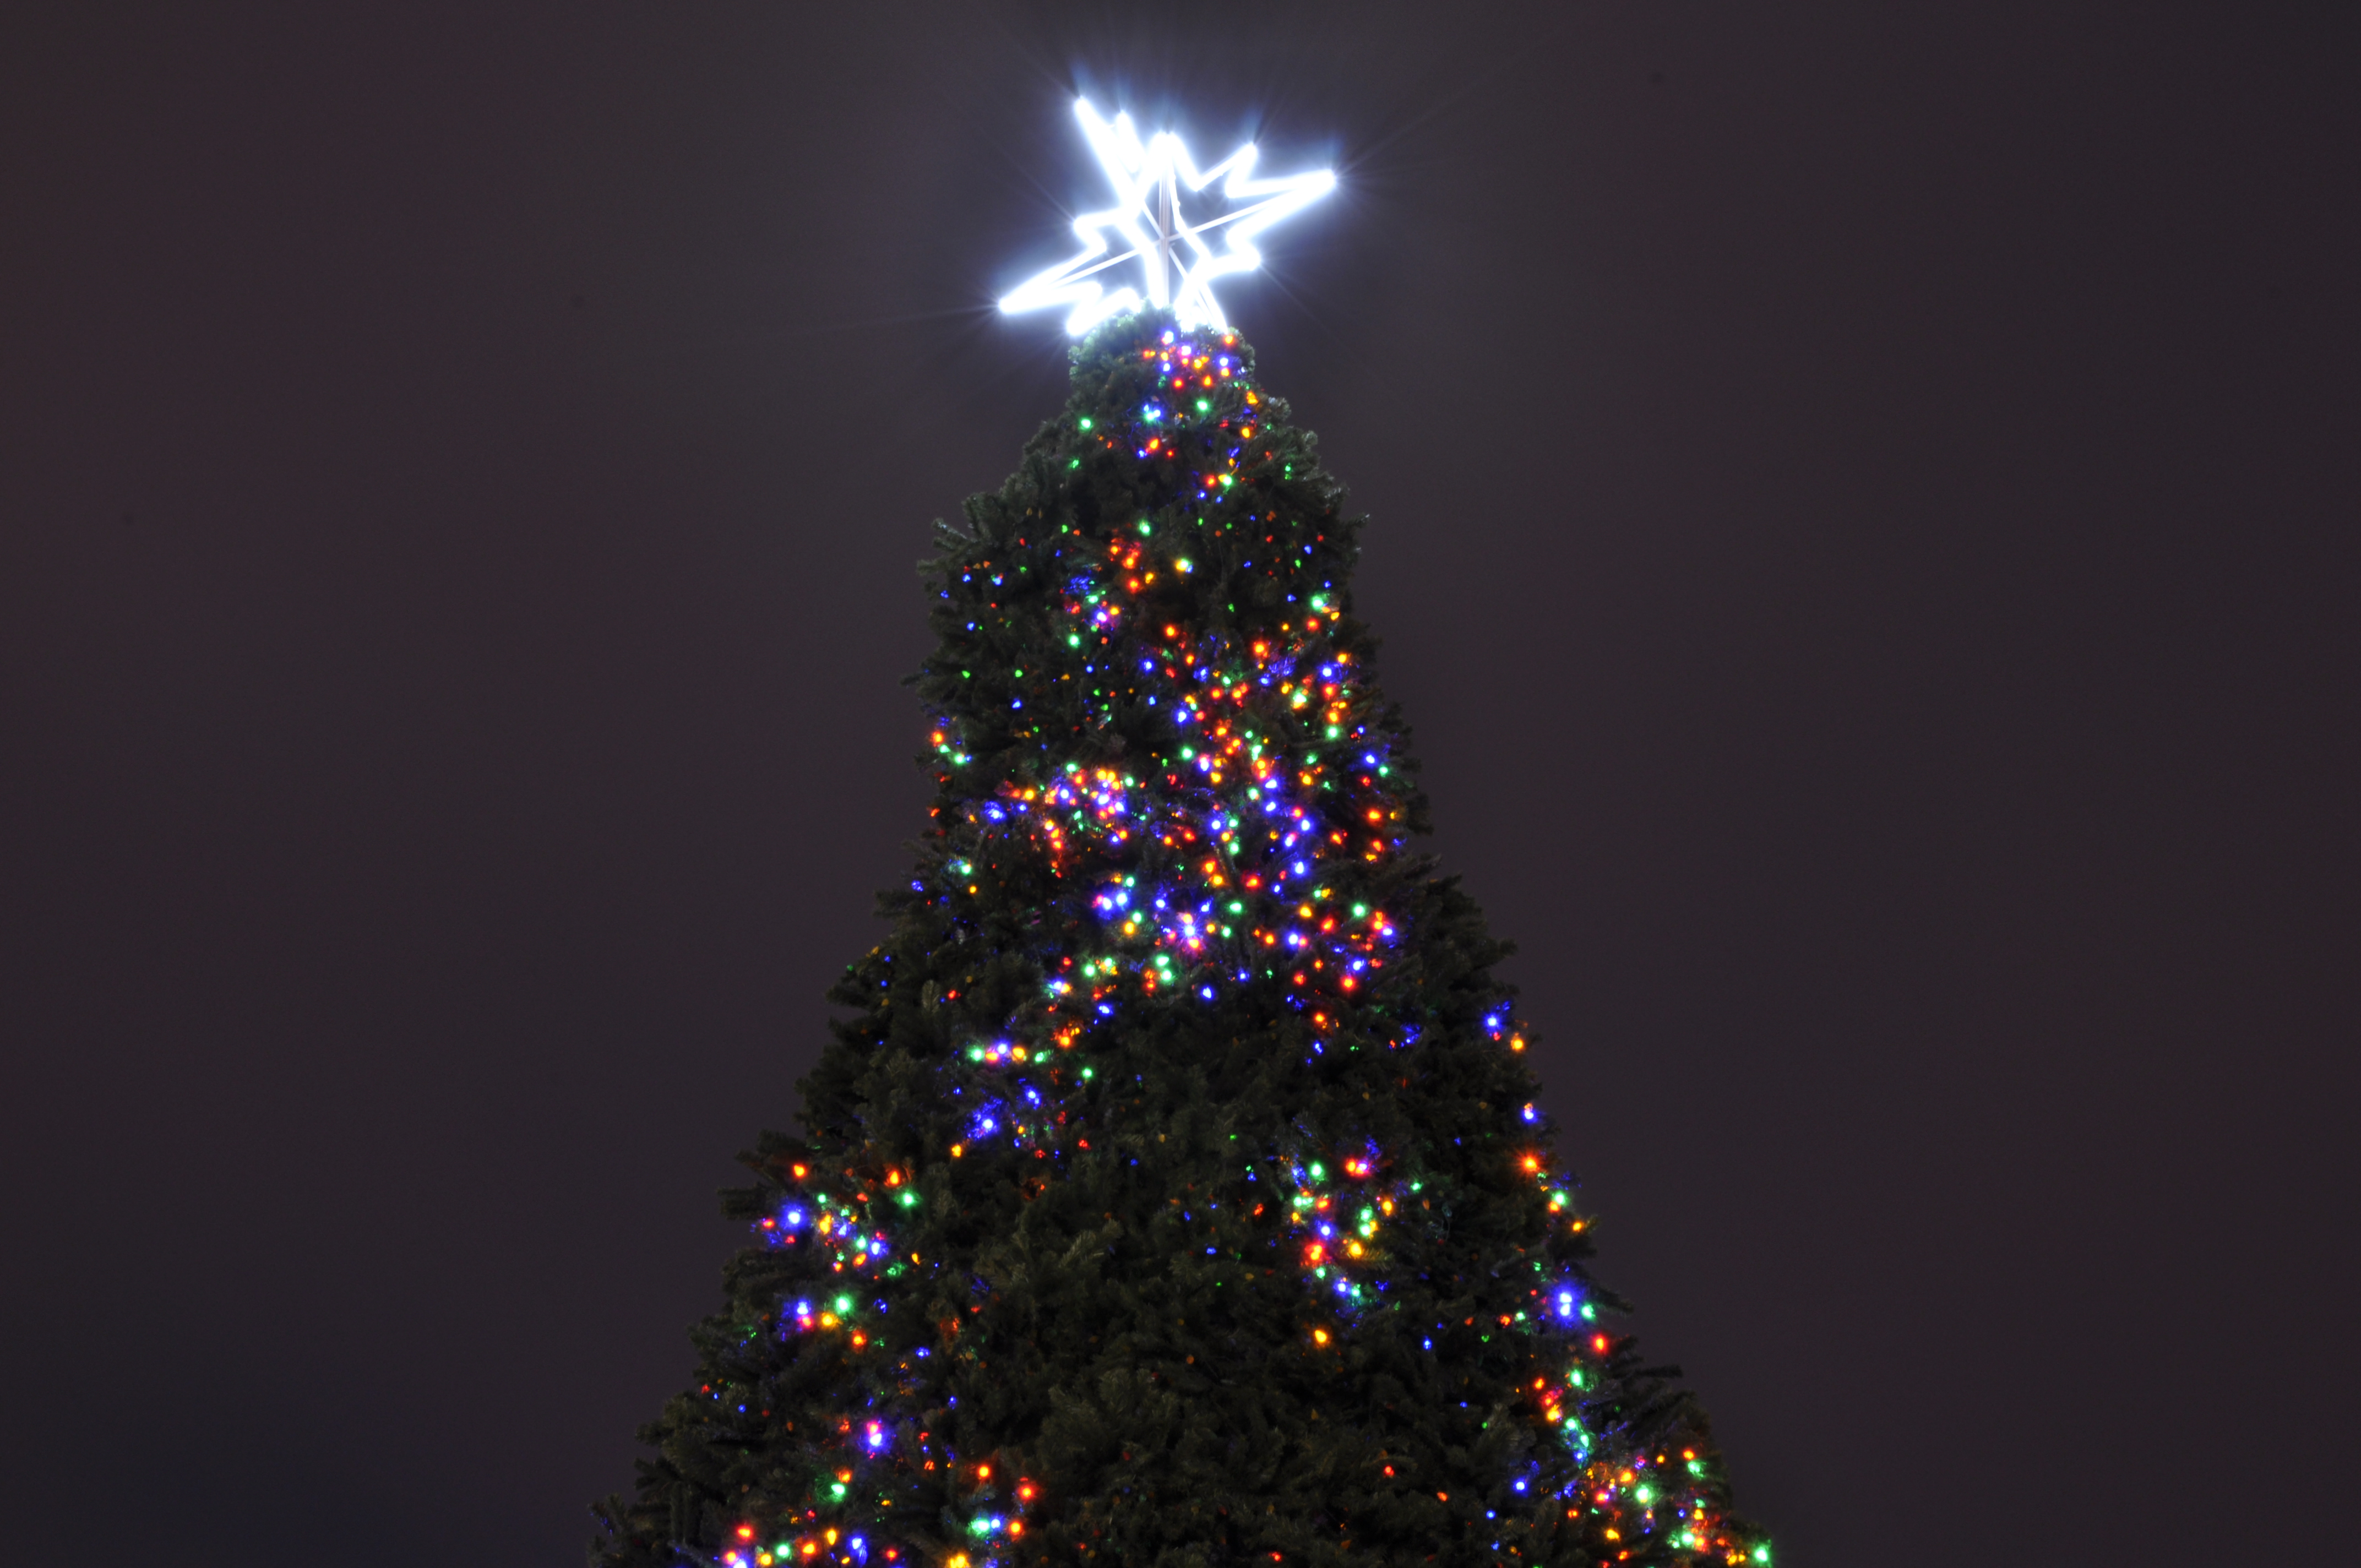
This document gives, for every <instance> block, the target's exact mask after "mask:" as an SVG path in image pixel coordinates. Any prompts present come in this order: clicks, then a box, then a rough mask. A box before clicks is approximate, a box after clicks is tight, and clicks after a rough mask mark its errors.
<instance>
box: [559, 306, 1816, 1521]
mask: <svg viewBox="0 0 2361 1568" xmlns="http://www.w3.org/2000/svg"><path fill="white" fill-rule="evenodd" d="M1073 388H1074V389H1073V396H1072V399H1071V401H1070V402H1069V404H1068V405H1067V408H1066V410H1065V412H1064V414H1063V415H1062V416H1061V417H1060V419H1058V420H1057V421H1056V422H1053V423H1051V424H1049V425H1048V426H1046V427H1044V429H1043V430H1042V431H1041V433H1039V434H1038V436H1036V437H1035V438H1034V440H1033V441H1032V442H1031V443H1030V444H1028V445H1027V448H1026V452H1025V457H1024V463H1023V466H1021V467H1020V469H1019V470H1018V472H1017V473H1016V476H1015V477H1012V478H1011V479H1010V480H1009V481H1008V482H1007V483H1006V484H1005V486H1004V487H1003V488H1001V490H1000V492H999V493H998V494H997V495H991V496H979V497H976V498H974V499H972V500H971V501H970V502H969V503H968V505H967V526H966V527H965V528H964V529H960V528H944V529H942V530H941V537H940V547H941V553H940V554H939V555H938V556H937V557H936V558H935V559H934V560H933V561H931V562H929V563H928V564H927V566H926V571H927V573H928V582H929V586H930V587H933V588H934V589H935V591H936V593H937V596H938V598H937V600H936V604H935V609H934V612H933V624H934V627H935V630H937V632H938V633H939V636H940V644H939V647H938V649H937V650H936V652H935V653H934V654H933V655H932V656H931V657H930V658H929V659H928V661H927V663H926V666H925V668H924V670H923V672H922V673H921V674H920V675H919V676H918V677H917V687H918V690H919V692H920V693H921V694H922V695H923V696H924V698H925V700H926V702H927V703H928V705H929V707H930V709H931V711H932V713H933V714H934V716H935V719H934V733H933V736H932V745H933V752H932V754H931V758H930V765H931V767H932V769H933V771H934V774H935V778H936V781H937V784H938V786H939V787H938V792H937V795H936V802H935V806H934V807H933V809H932V811H931V812H930V813H929V817H930V818H931V821H930V824H929V826H928V830H927V836H926V838H925V839H924V840H923V842H922V844H921V846H920V860H919V863H918V865H917V868H916V871H915V874H914V875H913V877H912V879H911V881H910V883H908V885H907V887H906V889H904V890H902V891H899V892H896V893H894V894H889V895H887V897H886V898H885V899H884V905H885V913H886V915H887V916H888V917H889V918H890V919H891V920H892V922H893V930H892V934H891V935H890V936H889V937H888V938H886V940H885V941H884V943H883V944H881V945H880V946H879V947H877V948H873V950H872V951H871V952H870V953H869V954H868V955H867V956H866V957H865V958H863V959H861V961H860V962H858V963H856V964H854V965H853V966H851V968H850V969H849V970H847V971H846V974H845V976H844V979H843V981H841V982H840V985H839V986H838V987H837V989H836V991H835V992H833V998H834V1000H835V1001H837V1002H839V1003H843V1004H844V1005H846V1006H848V1007H851V1008H853V1009H855V1010H857V1011H856V1014H855V1016H853V1017H852V1018H851V1021H850V1022H846V1023H842V1024H840V1025H837V1026H836V1034H837V1038H836V1040H835V1042H834V1043H833V1044H832V1045H831V1046H830V1047H829V1048H828V1049H827V1051H826V1052H825V1053H824V1054H823V1056H822V1058H821V1060H820V1062H819V1065H818V1069H816V1070H815V1071H814V1072H813V1073H812V1075H811V1076H810V1078H809V1079H807V1080H806V1081H805V1083H804V1085H803V1091H804V1095H805V1106H804V1112H803V1120H804V1123H805V1128H806V1131H805V1135H804V1136H802V1137H800V1138H796V1137H787V1136H783V1135H769V1134H766V1135H764V1136H763V1139H762V1141H761V1143H760V1145H759V1146H758V1147H757V1148H756V1149H755V1150H754V1151H753V1152H752V1153H751V1154H749V1155H747V1156H746V1157H745V1161H746V1163H747V1164H748V1166H749V1167H751V1168H752V1170H753V1172H754V1174H755V1178H756V1180H755V1184H754V1185H753V1186H752V1187H750V1188H748V1189H745V1190H741V1191H737V1192H732V1193H730V1194H728V1195H726V1201H727V1202H728V1204H729V1207H730V1212H732V1213H734V1214H737V1215H741V1216H743V1217H744V1218H745V1219H746V1220H747V1221H748V1222H750V1223H751V1224H752V1226H753V1228H754V1229H755V1231H756V1233H757V1237H758V1239H757V1240H756V1242H755V1243H754V1244H752V1245H749V1246H748V1247H747V1248H746V1249H745V1250H744V1251H742V1252H741V1254H740V1255H738V1256H737V1257H736V1258H735V1259H734V1260H733V1261H732V1262H731V1264H730V1267H729V1269H728V1274H727V1287H728V1299H729V1306H728V1308H727V1310H725V1311H724V1312H722V1313H721V1314H720V1315H719V1316H717V1317H715V1318H713V1319H711V1320H709V1321H707V1322H706V1323H705V1324H703V1325H702V1326H701V1327H700V1328H699V1329H698V1330H697V1333H696V1341H697V1348H698V1351H699V1353H700V1356H701V1361H700V1365H699V1369H698V1373H697V1383H696V1386H695V1387H692V1388H691V1389H689V1390H688V1391H687V1392H686V1393H684V1394H683V1395H681V1396H680V1397H679V1398H675V1400H673V1401H672V1403H671V1404H670V1405H669V1406H668V1407H667V1408H666V1409H665V1410H664V1414H663V1416H662V1417H661V1418H660V1419H659V1420H657V1421H655V1422H654V1423H653V1425H651V1426H650V1427H649V1428H647V1429H646V1430H645V1431H643V1432H642V1438H643V1440H644V1441H645V1442H648V1443H649V1444H650V1445H652V1446H653V1447H654V1448H655V1449H656V1450H657V1457H656V1458H655V1459H654V1460H653V1461H652V1462H642V1465H641V1477H640V1485H639V1494H638V1497H637V1500H636V1501H633V1502H626V1501H624V1500H622V1499H620V1498H612V1499H609V1501H608V1502H607V1503H606V1504H605V1505H603V1506H602V1507H601V1508H600V1509H599V1510H598V1512H599V1514H600V1516H601V1519H602V1520H603V1523H604V1525H605V1530H604V1532H603V1533H602V1534H601V1535H600V1536H599V1538H598V1540H597V1541H596V1542H595V1543H594V1545H593V1548H592V1559H593V1561H594V1562H595V1563H604V1564H655V1563H663V1564H678V1563H717V1562H718V1563H729V1564H736V1565H739V1568H771V1565H773V1564H788V1563H792V1564H796V1565H798V1568H800V1565H806V1564H808V1565H811V1568H820V1565H822V1564H829V1565H846V1564H856V1565H862V1568H993V1565H994V1564H998V1565H1001V1568H1016V1565H1017V1564H1025V1563H1037V1562H1038V1563H1066V1564H1097V1563H1105V1564H1115V1563H1122V1564H1126V1565H1129V1564H1139V1565H1148V1564H1155V1565H1158V1568H1183V1565H1189V1568H1213V1565H1215V1564H1224V1563H1257V1564H1278V1565H1284V1568H1292V1565H1296V1564H1330V1563H1334V1564H1342V1563H1345V1562H1347V1561H1348V1560H1350V1561H1355V1562H1361V1563H1367V1562H1373V1561H1374V1562H1381V1563H1401V1564H1411V1563H1421V1564H1423V1563H1442V1564H1474V1563H1485V1564H1522V1565H1537V1564H1539V1565H1550V1568H1574V1565H1586V1568H1587V1564H1591V1563H1610V1564H1611V1563H1753V1562H1767V1561H1768V1560H1769V1548H1768V1547H1767V1545H1765V1544H1764V1543H1763V1541H1762V1540H1761V1538H1760V1537H1759V1535H1757V1534H1756V1533H1755V1532H1753V1531H1752V1530H1749V1529H1748V1528H1746V1527H1744V1526H1743V1525H1741V1524H1739V1523H1737V1522H1735V1521H1734V1520H1732V1519H1731V1518H1730V1515H1729V1513H1728V1508H1727V1502H1726V1491H1725V1488H1724V1486H1723V1484H1722V1480H1721V1473H1720V1466H1719V1455H1718V1454H1717V1453H1716V1452H1715V1450H1714V1449H1713V1447H1712V1445H1711V1442H1710V1441H1709V1439H1708V1433H1707V1431H1706V1428H1705V1425H1704V1422H1703V1420H1702V1418H1701V1416H1700V1415H1699V1414H1698V1413H1697V1410H1696V1409H1695V1408H1694V1406H1693V1405H1692V1404H1691V1403H1690V1402H1689V1401H1688V1400H1687V1398H1686V1396H1684V1395H1682V1394H1680V1393H1678V1392H1677V1391H1676V1390H1675V1389H1674V1388H1673V1387H1671V1385H1670V1383H1669V1381H1668V1377H1669V1375H1670V1372H1671V1369H1668V1368H1647V1367H1643V1366H1642V1365H1640V1361H1639V1358H1638V1356H1637V1354H1636V1352H1635V1351H1634V1349H1633V1348H1632V1344H1631V1341H1630V1340H1629V1339H1628V1338H1627V1337H1624V1336H1622V1335H1620V1334H1618V1333H1617V1332H1615V1330H1614V1329H1613V1328H1612V1327H1611V1326H1610V1325H1611V1323H1612V1321H1613V1320H1614V1318H1615V1316H1616V1313H1617V1303H1616V1302H1615V1301H1614V1299H1613V1298H1612V1297H1610V1296H1609V1295H1608V1294H1607V1293H1606V1292H1604V1291H1603V1290H1602V1289H1601V1288H1599V1287H1598V1285H1596V1284H1595V1283H1594V1282H1593V1281H1592V1280H1591V1278H1590V1277H1589V1275H1588V1273H1587V1269H1586V1266H1585V1264H1586V1259H1587V1256H1588V1254H1589V1245H1588V1241H1587V1235H1586V1234H1585V1233H1586V1229H1587V1221H1586V1220H1585V1219H1584V1217H1583V1216H1582V1214H1581V1212H1580V1211H1579V1210H1578V1209H1577V1208H1576V1202H1575V1195H1574V1193H1573V1191H1572V1190H1571V1185H1570V1182H1569V1181H1568V1179H1566V1177H1565V1175H1564V1174H1563V1173H1562V1171H1561V1168H1560V1167H1559V1165H1558V1162H1557V1160H1556V1158H1555V1157H1554V1155H1553V1154H1552V1152H1551V1142H1552V1139H1551V1128H1550V1125H1549V1122H1548V1118H1547V1117H1546V1116H1544V1115H1543V1113H1542V1112H1541V1110H1540V1108H1539V1106H1538V1105H1537V1104H1536V1102H1535V1101H1536V1089H1535V1084H1534V1080H1533V1079H1532V1074H1531V1072H1530V1071H1529V1069H1528V1068H1527V1066H1526V1063H1525V1058H1524V1055H1523V1053H1524V1051H1525V1048H1526V1047H1527V1045H1528V1043H1529V1041H1530V1039H1531V1036H1530V1034H1529V1033H1528V1032H1527V1030H1526V1029H1525V1027H1524V1025H1522V1024H1521V1023H1520V1022H1519V1021H1518V1020H1517V1018H1516V1016H1515V1014H1514V1012H1513V1010H1512V1004H1511V999H1510V992H1509V988H1508V987H1507V986H1505V985H1504V984H1502V983H1501V982H1499V981H1496V980H1494V979H1493V978H1492V976H1491V973H1490V966H1491V965H1492V963H1493V962H1494V961H1495V960H1497V959H1499V958H1500V957H1501V956H1502V954H1503V953H1504V952H1505V951H1506V949H1505V948H1503V947H1502V945H1501V944H1499V942H1496V941H1495V940H1494V939H1493V938H1491V937H1490V936H1489V935H1488V933H1487V932H1486V929H1485V926H1484V922H1483V918H1482V916H1481V915H1480V913H1479V912H1478V910H1477V907H1476V905H1475V904H1474V903H1473V901H1471V900H1470V899H1469V898H1468V897H1467V896H1466V894H1464V893H1463V892H1461V891H1460V890H1459V888H1458V887H1457V886H1456V885H1455V883H1454V882H1453V881H1452V880H1451V879H1448V878H1444V877H1440V876H1438V875H1437V874H1436V872H1435V867H1434V863H1433V861H1432V859H1431V858H1428V857H1424V856H1421V855H1417V854H1413V853H1411V852H1409V851H1408V850H1406V848H1405V846H1406V843H1407V841H1408V840H1409V839H1411V837H1412V836H1413V835H1416V834H1418V833H1420V832H1422V831H1424V830H1425V828H1426V820H1425V804H1424V801H1423V799H1422V796H1421V795H1420V793H1419V791H1418V790H1417V788H1416V786H1415V784H1414V782H1413V781H1414V779H1415V776H1416V774H1415V766H1414V764H1413V762H1411V757H1410V754H1409V751H1408V750H1407V747H1406V745H1405V742H1404V730H1403V728H1402V725H1401V723H1400V719H1399V718H1398V717H1397V715H1396V713H1395V711H1394V710H1393V709H1392V708H1391V707H1389V706H1388V705H1387V704H1386V702H1385V700H1384V698H1383V697H1382V696H1381V695H1380V694H1379V692H1378V687H1377V685H1376V684H1375V682H1374V680H1373V679H1372V675H1371V658H1372V652H1373V648H1374V644H1373V643H1372V641H1371V640H1370V638H1369V636H1368V633H1367V630H1365V629H1364V627H1363V626H1362V625H1361V623H1360V622H1359V621H1358V620H1356V619H1355V618H1354V615H1353V612H1352V598H1351V593H1350V573H1351V569H1352V565H1353V562H1354V558H1355V554H1356V543H1355V540H1356V532H1357V524H1356V521H1354V520H1352V519H1349V518H1347V517H1345V515H1344V514H1343V513H1342V511H1341V510H1339V502H1340V499H1341V491H1340V489H1339V488H1338V487H1337V485H1336V484H1335V482H1334V480H1332V479H1331V478H1330V477H1328V475H1327V474H1326V473H1324V472H1323V470H1322V468H1321V466H1320V465H1319V463H1318V461H1317V459H1316V457H1315V456H1314V455H1313V441H1312V437H1311V435H1310V434H1308V433H1304V432H1301V431H1298V430H1296V429H1294V428H1292V427H1290V424H1289V423H1288V410H1287V408H1286V405H1285V404H1284V403H1282V402H1280V401H1279V400H1277V399H1275V398H1273V397H1271V396H1270V395H1268V393H1266V392H1264V391H1262V390H1261V389H1259V387H1258V386H1257V382H1256V379H1255V373H1254V356H1253V354H1252V352H1251V350H1249V349H1248V348H1247V346H1246V345H1245V344H1244V343H1242V342H1240V341H1239V340H1238V339H1237V338H1236V337H1235V335H1233V334H1212V333H1203V332H1198V333H1191V332H1188V331H1184V330H1182V329H1180V327H1178V326H1177V325H1176V324H1175V323H1173V322H1172V320H1171V319H1170V317H1169V316H1159V315H1154V314H1143V315H1139V316H1135V317H1131V318H1126V319H1124V320H1120V321H1117V322H1115V323H1110V324H1109V325H1107V326H1106V327H1104V328H1103V329H1102V330H1100V331H1099V332H1098V333H1096V334H1093V336H1092V337H1090V338H1089V339H1088V340H1086V341H1085V342H1083V343H1082V345H1079V346H1078V347H1077V348H1076V349H1075V351H1074V362H1073Z"/></svg>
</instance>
